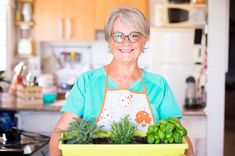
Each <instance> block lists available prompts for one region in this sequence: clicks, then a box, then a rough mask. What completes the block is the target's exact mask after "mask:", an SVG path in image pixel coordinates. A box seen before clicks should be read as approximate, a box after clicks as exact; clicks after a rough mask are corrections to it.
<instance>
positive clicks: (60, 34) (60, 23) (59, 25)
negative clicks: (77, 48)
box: [58, 18, 63, 39]
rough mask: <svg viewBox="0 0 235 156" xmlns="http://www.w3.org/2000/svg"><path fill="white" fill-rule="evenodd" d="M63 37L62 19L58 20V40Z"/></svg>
mask: <svg viewBox="0 0 235 156" xmlns="http://www.w3.org/2000/svg"><path fill="white" fill-rule="evenodd" d="M62 37H63V19H62V18H59V19H58V38H60V39H61V38H62Z"/></svg>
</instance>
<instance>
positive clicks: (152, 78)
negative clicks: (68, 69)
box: [50, 8, 193, 156]
mask: <svg viewBox="0 0 235 156" xmlns="http://www.w3.org/2000/svg"><path fill="white" fill-rule="evenodd" d="M149 34H150V29H149V26H148V24H147V22H146V20H145V17H144V16H143V14H142V13H141V12H140V11H139V10H137V9H134V8H116V9H113V10H112V12H111V14H110V15H109V17H108V20H107V22H106V25H105V39H106V41H107V43H108V45H109V48H110V50H111V52H112V54H113V60H112V61H111V63H110V64H108V65H106V66H105V67H101V68H98V69H94V70H92V71H88V72H86V73H83V74H82V75H81V76H79V78H78V79H77V81H76V83H75V85H74V87H73V88H72V90H71V92H70V94H69V96H68V99H67V101H66V104H65V105H64V106H63V108H62V110H61V112H63V115H62V117H61V119H60V120H59V122H58V124H57V126H56V128H55V130H54V132H53V135H52V137H51V142H50V151H51V155H53V156H55V155H59V150H58V138H59V136H58V134H57V133H56V132H57V131H58V130H61V129H65V128H66V127H67V126H68V123H69V122H70V121H71V119H72V118H73V117H82V118H83V119H90V118H92V117H95V118H96V124H97V125H103V128H104V129H106V130H109V129H110V123H111V122H112V121H117V120H119V119H120V118H123V117H124V116H125V115H127V114H128V115H129V117H130V121H131V122H133V123H135V124H136V125H137V127H138V130H143V131H146V130H147V127H148V126H149V125H150V124H153V123H154V122H157V121H159V120H161V119H166V118H168V117H176V118H181V117H182V114H181V111H180V109H179V107H178V104H177V102H176V100H175V97H174V95H173V94H172V91H171V89H170V88H169V86H168V85H167V82H166V80H165V79H164V78H163V77H161V76H160V75H157V74H153V73H150V72H147V71H145V70H143V69H141V68H140V67H139V66H138V58H139V56H140V55H141V53H142V52H143V50H144V46H145V44H146V42H147V41H148V38H149ZM189 143H190V141H189ZM189 149H190V150H188V152H187V153H188V155H193V152H192V148H191V144H190V148H189Z"/></svg>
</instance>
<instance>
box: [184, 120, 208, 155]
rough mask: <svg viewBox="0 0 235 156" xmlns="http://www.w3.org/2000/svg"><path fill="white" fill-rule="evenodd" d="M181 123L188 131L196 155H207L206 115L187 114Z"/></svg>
mask: <svg viewBox="0 0 235 156" xmlns="http://www.w3.org/2000/svg"><path fill="white" fill-rule="evenodd" d="M181 123H182V124H183V125H184V127H185V128H186V129H187V131H188V136H189V138H190V140H191V142H192V145H193V150H194V154H195V156H206V126H207V118H206V115H198V116H195V115H187V116H186V115H185V116H184V117H183V118H182V119H181Z"/></svg>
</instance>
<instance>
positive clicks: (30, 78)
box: [0, 0, 229, 156]
mask: <svg viewBox="0 0 235 156" xmlns="http://www.w3.org/2000/svg"><path fill="white" fill-rule="evenodd" d="M8 2H9V3H8ZM0 4H1V8H2V9H0V10H1V15H5V16H1V17H0V18H1V19H0V21H1V22H4V21H5V23H6V24H1V29H0V31H1V32H2V33H1V34H4V35H3V36H6V37H5V38H3V39H2V40H1V42H0V45H1V49H2V51H3V53H1V54H0V55H1V56H0V57H1V58H6V59H2V60H1V70H2V69H3V70H6V74H5V75H6V76H7V77H8V78H9V79H12V77H14V75H17V74H19V73H25V74H24V75H25V76H26V75H27V79H26V78H25V80H24V81H23V82H22V83H29V82H36V81H34V80H35V79H34V77H36V79H37V82H38V84H39V86H41V87H43V90H42V93H43V94H44V95H46V94H55V95H56V96H57V100H56V101H54V102H53V103H50V102H49V104H48V102H46V101H45V99H44V107H43V108H41V107H39V108H38V105H37V106H36V105H33V104H31V105H30V104H28V103H27V106H28V105H30V107H28V108H25V107H24V108H22V109H13V108H11V109H9V108H8V107H7V106H6V107H2V108H1V111H4V110H5V111H6V110H7V111H8V110H13V111H14V112H16V116H17V119H18V120H17V126H18V128H20V129H23V130H27V131H32V132H37V133H42V134H46V135H50V133H51V130H52V128H53V127H54V125H55V123H56V122H57V120H58V118H59V116H60V113H59V112H58V110H59V109H58V108H60V107H61V105H63V102H64V100H63V99H64V96H66V94H67V93H68V92H69V89H70V88H71V86H72V85H73V83H74V81H75V79H76V77H77V76H78V75H79V74H81V73H82V72H84V71H87V70H90V69H94V68H97V67H100V66H103V65H105V64H107V63H108V62H110V60H111V59H112V55H111V53H110V52H109V49H108V47H107V44H106V42H105V41H104V37H103V31H102V29H103V25H104V21H105V18H106V16H107V14H108V12H109V11H110V9H111V8H112V7H115V6H123V5H125V6H133V7H137V8H139V9H140V10H142V12H143V13H144V14H145V15H146V17H147V19H148V20H149V22H150V25H151V36H150V41H149V43H148V44H147V45H146V48H145V52H144V53H143V54H142V55H141V57H140V60H139V63H140V65H141V66H142V67H143V68H145V69H146V70H149V71H152V72H156V73H159V74H161V75H163V76H164V77H165V78H166V79H167V81H168V83H169V84H170V86H171V88H172V90H173V92H174V94H175V96H176V99H177V101H178V103H179V105H180V107H181V108H182V111H183V113H184V114H185V117H184V119H183V120H182V122H183V123H184V124H185V126H186V127H187V128H188V129H189V136H190V138H191V139H192V142H193V145H194V148H195V153H196V155H200V156H203V155H222V154H223V143H221V141H222V142H223V126H224V122H223V114H224V113H223V109H224V106H221V105H223V104H224V101H223V100H224V97H223V96H222V95H223V93H224V90H223V86H222V85H224V81H223V79H224V77H223V76H225V75H224V73H225V72H226V68H227V66H228V63H226V58H227V57H226V51H227V50H226V44H227V43H226V42H227V39H225V40H224V41H223V42H221V41H220V39H219V38H220V37H223V36H224V35H225V38H226V33H227V32H226V30H227V29H226V27H225V29H221V30H224V32H223V31H222V32H221V33H222V35H218V33H216V35H217V36H216V38H213V39H212V37H213V33H214V32H215V30H216V28H221V27H224V25H222V24H221V23H226V22H228V21H226V20H228V19H227V18H228V10H229V9H227V7H228V6H229V1H225V2H224V3H222V2H218V1H216V2H215V1H213V2H212V1H210V0H208V1H206V0H191V1H190V0H138V1H136V0H126V1H125V0H112V1H110V0H88V1H82V0H51V1H46V0H15V1H14V0H2V1H1V2H0ZM104 6H105V7H104ZM218 6H222V8H223V7H224V8H223V9H224V10H223V9H222V11H221V12H222V13H221V14H220V15H219V17H221V18H218V20H217V21H213V19H214V16H215V14H216V13H215V10H216V9H217V8H218ZM220 10H221V8H220ZM210 15H211V16H212V15H213V19H212V18H209V17H210ZM216 15H217V14H216ZM223 20H224V21H223ZM220 24H221V25H220ZM216 26H217V27H216ZM210 27H211V29H210ZM208 30H210V31H208ZM6 32H7V33H6ZM208 34H209V35H208ZM210 36H211V40H210ZM218 36H220V37H218ZM5 39H6V40H5ZM216 39H218V41H217V40H216ZM210 42H212V44H210ZM218 42H219V43H220V44H217V45H218V46H219V45H223V46H224V47H223V46H221V47H217V48H218V49H220V50H221V48H222V51H224V53H222V54H221V53H219V52H218V53H219V54H217V51H218V49H217V48H216V46H214V47H212V45H215V43H218ZM222 43H223V44H222ZM210 45H211V47H210ZM223 48H224V49H225V50H224V49H223ZM210 51H213V53H210ZM218 56H220V59H222V61H221V60H220V61H219V63H217V62H218V61H217V60H218ZM223 58H224V59H223ZM22 61H23V62H24V63H23V64H22V63H21V62H22ZM214 62H216V63H217V64H216V65H215V63H214ZM210 64H211V66H210ZM16 65H17V66H16ZM217 65H218V66H220V67H219V68H217ZM210 67H211V68H210ZM214 69H217V71H216V72H215V70H214ZM219 74H221V75H223V76H221V77H220V78H217V79H216V81H217V82H216V83H215V84H217V86H218V89H219V90H220V91H219V92H218V93H217V92H214V91H213V90H214V89H212V87H211V86H212V83H214V80H213V77H215V76H218V75H219ZM192 78H193V81H190V80H192ZM186 80H187V81H186ZM220 85H221V86H220ZM4 87H5V91H7V90H8V89H9V85H6V84H5V86H4ZM214 95H219V96H218V98H219V99H217V100H216V98H213V97H214ZM4 96H5V95H3V98H4ZM212 98H213V100H215V101H213V100H211V99H212ZM189 99H190V100H189ZM8 100H9V99H8ZM188 101H194V102H188ZM27 102H30V101H27ZM34 102H35V100H34ZM42 102H43V101H42V100H41V101H40V100H39V103H42ZM4 103H5V105H7V104H8V102H4V100H2V105H4ZM10 103H12V102H10ZM21 103H22V101H21ZM21 103H18V106H19V105H20V104H21ZM31 103H32V102H31ZM215 103H216V104H215ZM53 106H56V109H55V107H53ZM22 107H23V106H22ZM35 110H36V111H35ZM215 112H219V113H220V115H219V116H216V115H214V113H215ZM48 118H50V121H48V120H47V119H48ZM212 118H213V119H212ZM215 119H218V121H221V120H222V121H221V122H220V124H218V125H215V124H213V123H214V121H215ZM45 120H47V121H48V122H47V123H46V124H45V123H44V121H45ZM35 122H37V123H38V124H37V125H35V124H34V123H35ZM32 125H34V126H32ZM41 125H44V126H41ZM209 125H210V127H209ZM218 127H219V128H218ZM214 128H215V129H218V132H217V133H216V132H212V131H213V130H212V129H214ZM209 134H210V135H209ZM213 136H216V138H217V139H218V140H217V142H219V143H217V144H216V143H214V144H213V143H212V142H211V138H213ZM214 147H217V148H216V149H218V151H216V150H214ZM212 149H213V150H212ZM212 153H213V154H212ZM227 154H228V153H227Z"/></svg>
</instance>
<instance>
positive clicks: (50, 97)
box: [43, 93, 57, 104]
mask: <svg viewBox="0 0 235 156" xmlns="http://www.w3.org/2000/svg"><path fill="white" fill-rule="evenodd" d="M56 97H57V94H56V93H44V94H43V103H44V104H51V103H53V102H54V101H55V99H56Z"/></svg>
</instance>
